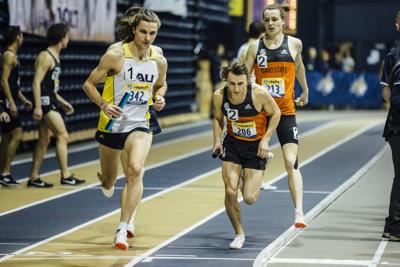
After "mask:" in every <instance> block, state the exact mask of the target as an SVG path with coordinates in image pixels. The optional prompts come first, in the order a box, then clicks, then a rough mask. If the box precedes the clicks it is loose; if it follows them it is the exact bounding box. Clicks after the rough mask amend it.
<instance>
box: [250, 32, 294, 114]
mask: <svg viewBox="0 0 400 267" xmlns="http://www.w3.org/2000/svg"><path fill="white" fill-rule="evenodd" d="M254 73H255V76H256V83H257V84H260V85H262V86H263V87H264V88H266V89H267V90H268V91H269V93H270V94H271V96H272V97H273V98H274V99H275V101H276V103H277V104H278V106H279V108H280V110H281V114H282V115H294V114H295V113H296V109H295V104H294V84H295V78H296V67H295V62H294V60H293V58H292V56H291V54H290V50H289V44H288V36H287V35H285V36H284V38H283V42H282V44H281V46H280V47H279V48H277V49H268V48H267V47H266V46H265V44H264V42H263V39H260V40H259V45H258V50H257V54H256V58H255V62H254Z"/></svg>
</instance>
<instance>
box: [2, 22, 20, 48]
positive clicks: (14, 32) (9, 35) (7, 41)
mask: <svg viewBox="0 0 400 267" xmlns="http://www.w3.org/2000/svg"><path fill="white" fill-rule="evenodd" d="M21 33H22V32H21V28H20V27H19V26H9V27H8V29H7V30H6V33H5V36H4V45H5V47H7V46H9V45H11V44H12V43H14V42H15V40H16V39H17V37H18V36H19V35H20V34H21Z"/></svg>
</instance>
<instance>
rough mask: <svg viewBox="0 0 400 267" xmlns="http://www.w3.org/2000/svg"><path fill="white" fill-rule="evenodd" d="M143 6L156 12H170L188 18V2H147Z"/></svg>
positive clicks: (159, 0) (163, 0)
mask: <svg viewBox="0 0 400 267" xmlns="http://www.w3.org/2000/svg"><path fill="white" fill-rule="evenodd" d="M143 6H144V7H145V8H148V9H151V10H153V11H155V12H157V11H160V12H170V13H172V14H174V15H177V16H182V17H186V16H187V6H186V0H145V1H144V4H143Z"/></svg>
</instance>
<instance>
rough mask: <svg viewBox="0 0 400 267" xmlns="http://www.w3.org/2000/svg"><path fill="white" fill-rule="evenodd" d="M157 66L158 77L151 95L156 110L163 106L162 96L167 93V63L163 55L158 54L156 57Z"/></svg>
mask: <svg viewBox="0 0 400 267" xmlns="http://www.w3.org/2000/svg"><path fill="white" fill-rule="evenodd" d="M157 67H158V74H159V75H158V79H157V81H156V83H155V84H154V88H153V97H154V105H153V107H154V109H155V110H157V111H160V110H162V109H163V108H164V107H165V99H164V96H165V94H166V93H167V88H168V86H167V69H168V63H167V60H166V59H165V57H163V56H160V57H159V58H158V59H157Z"/></svg>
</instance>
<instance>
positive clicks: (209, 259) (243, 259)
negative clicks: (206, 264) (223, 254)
mask: <svg viewBox="0 0 400 267" xmlns="http://www.w3.org/2000/svg"><path fill="white" fill-rule="evenodd" d="M189 256H190V255H189ZM189 256H186V257H185V256H184V255H181V256H179V257H174V256H164V257H158V256H151V257H148V258H146V259H145V260H143V261H142V262H152V261H153V260H206V261H253V260H254V259H253V258H212V257H189ZM125 266H126V265H125Z"/></svg>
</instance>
